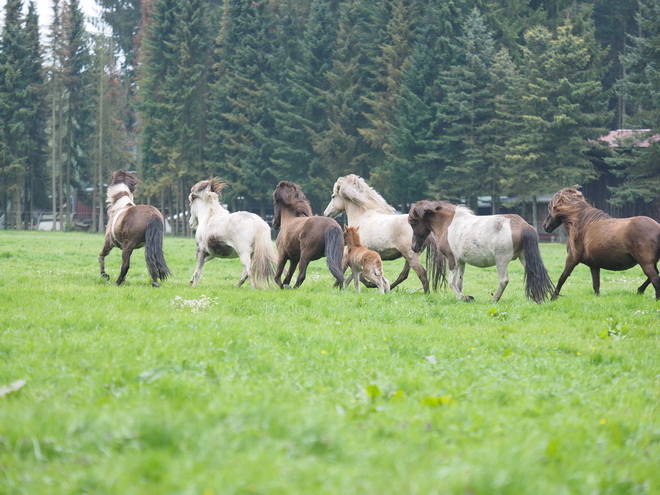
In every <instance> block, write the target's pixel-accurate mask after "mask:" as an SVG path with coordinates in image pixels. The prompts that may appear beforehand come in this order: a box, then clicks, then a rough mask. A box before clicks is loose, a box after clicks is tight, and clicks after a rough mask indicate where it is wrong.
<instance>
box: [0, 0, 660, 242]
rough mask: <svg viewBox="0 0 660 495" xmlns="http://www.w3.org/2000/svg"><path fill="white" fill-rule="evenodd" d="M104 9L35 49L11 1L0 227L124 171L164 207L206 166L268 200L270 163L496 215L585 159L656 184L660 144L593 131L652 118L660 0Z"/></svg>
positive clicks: (320, 184) (632, 180)
mask: <svg viewBox="0 0 660 495" xmlns="http://www.w3.org/2000/svg"><path fill="white" fill-rule="evenodd" d="M99 4H100V5H101V7H102V8H103V14H102V17H103V21H104V22H105V23H107V25H109V26H110V28H111V32H112V35H111V36H108V37H106V35H102V34H90V33H89V32H87V31H86V26H85V22H84V19H83V16H82V13H81V10H80V5H79V3H78V0H53V13H54V15H53V20H52V24H51V26H50V29H49V32H48V33H42V38H41V41H42V42H43V45H40V39H39V34H38V30H37V25H38V22H37V18H36V13H35V9H34V5H33V3H30V4H29V5H28V6H24V5H23V2H22V0H8V1H7V4H6V9H5V18H4V26H3V30H2V38H1V46H0V123H1V126H2V127H1V129H0V132H1V136H0V201H1V202H2V204H1V205H0V215H2V214H3V213H4V214H5V215H4V222H5V224H6V225H7V226H8V227H14V228H28V226H29V225H30V220H34V218H31V215H33V214H31V213H30V212H34V211H35V210H37V209H45V210H53V211H57V212H59V217H58V218H60V219H63V222H65V223H66V222H70V221H71V216H70V215H71V212H72V210H71V208H72V198H73V197H74V196H75V197H78V198H81V199H82V200H83V201H86V202H88V203H90V204H94V205H96V206H97V211H98V210H99V208H98V206H99V205H101V204H102V202H103V187H102V184H103V181H104V180H106V181H107V177H108V174H109V171H110V170H113V169H117V168H125V169H134V170H137V171H138V174H139V176H140V177H141V178H142V181H143V187H142V188H141V190H140V192H141V195H142V198H141V199H142V200H143V201H144V202H149V203H152V204H156V205H157V206H159V207H161V208H163V209H164V210H166V212H167V213H168V215H170V216H174V217H176V216H177V215H179V217H180V213H181V212H184V211H185V209H186V203H187V194H188V192H189V188H190V185H191V184H193V183H195V182H196V181H197V180H199V179H201V178H205V177H209V176H220V177H222V178H223V179H224V180H225V181H227V182H228V183H229V184H230V185H231V188H230V190H229V191H228V193H227V194H226V197H225V199H226V200H227V201H228V202H230V204H231V206H232V207H233V208H246V207H252V205H261V213H262V214H265V212H266V207H267V205H268V204H269V203H270V196H271V194H272V190H273V188H274V187H275V185H276V184H277V182H278V180H280V179H288V180H292V181H295V182H297V183H299V184H300V185H301V186H302V187H303V189H304V190H305V192H306V193H307V194H308V196H309V197H310V199H311V201H312V204H313V206H314V209H315V211H318V210H319V209H320V208H321V206H323V205H324V204H325V203H326V202H327V200H328V199H329V195H330V192H331V188H332V185H333V183H334V181H335V180H336V178H337V177H338V176H340V175H344V174H347V173H357V174H359V175H361V176H363V177H365V178H367V179H368V181H369V182H370V183H371V184H372V185H374V186H375V187H376V188H377V189H378V190H379V191H380V192H381V193H382V194H383V195H384V196H385V198H386V199H388V201H390V202H391V203H392V204H396V205H399V206H401V207H404V208H405V205H406V204H409V203H411V202H414V201H416V200H418V199H421V198H429V197H434V196H440V197H442V198H445V199H451V200H465V201H466V202H467V203H468V204H469V205H471V206H475V205H476V200H477V197H478V196H492V197H493V198H494V201H493V210H494V211H497V210H498V209H499V204H498V198H499V197H500V196H502V195H509V196H517V197H525V196H532V195H538V194H547V193H551V192H553V191H554V190H556V189H558V188H559V187H562V186H565V185H567V184H572V183H576V182H585V181H589V180H590V179H594V178H595V177H596V176H597V174H598V173H599V170H597V167H596V166H595V165H594V163H595V160H596V159H598V160H600V162H601V163H606V164H607V167H608V168H609V169H610V171H611V172H612V173H615V174H617V175H618V177H620V180H621V185H620V186H619V187H617V188H616V190H614V191H613V201H618V202H620V203H622V202H626V201H634V200H638V199H640V198H642V199H644V200H645V201H650V200H652V199H653V198H657V197H658V196H659V195H660V194H659V193H660V166H658V163H659V162H658V160H657V159H656V157H658V155H660V146H659V145H652V146H651V147H650V148H649V149H646V150H644V151H643V152H641V151H640V150H635V149H629V150H627V152H625V153H616V154H615V153H612V152H611V151H609V150H607V149H605V148H604V147H603V145H602V144H600V143H598V142H596V141H595V140H596V139H597V138H598V137H600V136H602V135H603V134H606V133H607V132H608V130H610V129H615V128H622V127H631V128H649V129H652V131H654V132H657V131H659V130H660V111H659V109H658V103H657V98H656V95H657V94H658V93H657V92H658V90H660V72H659V69H658V67H657V63H658V60H660V58H659V57H658V53H657V46H658V38H659V37H660V27H659V26H660V0H643V1H642V2H641V3H638V2H637V1H636V0H590V1H582V2H579V1H570V2H568V1H565V0H546V1H542V0H531V1H530V0H509V1H506V2H504V1H496V2H491V3H483V2H480V1H474V0H369V1H366V0H311V1H310V0H261V1H256V0H214V1H211V2H209V1H204V0H142V1H140V0H130V1H127V0H99ZM26 7H27V8H26ZM24 11H25V12H24ZM44 34H46V36H44ZM44 40H45V41H44ZM74 193H75V194H74ZM101 225H102V223H101V222H100V219H99V218H97V216H96V215H95V218H94V223H93V226H92V227H93V228H94V229H96V228H98V227H99V226H101ZM182 225H183V227H182V229H183V232H184V233H187V229H188V226H187V223H186V222H182ZM54 228H59V225H58V224H54Z"/></svg>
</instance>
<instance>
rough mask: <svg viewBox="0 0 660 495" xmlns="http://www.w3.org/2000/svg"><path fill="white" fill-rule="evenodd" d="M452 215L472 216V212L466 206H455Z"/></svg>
mask: <svg viewBox="0 0 660 495" xmlns="http://www.w3.org/2000/svg"><path fill="white" fill-rule="evenodd" d="M454 215H472V216H474V212H473V211H472V210H471V209H470V208H469V207H467V206H465V205H456V211H455V212H454Z"/></svg>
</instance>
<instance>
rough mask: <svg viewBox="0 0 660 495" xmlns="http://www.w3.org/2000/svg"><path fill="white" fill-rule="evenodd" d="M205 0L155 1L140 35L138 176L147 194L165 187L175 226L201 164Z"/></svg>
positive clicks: (184, 228)
mask: <svg viewBox="0 0 660 495" xmlns="http://www.w3.org/2000/svg"><path fill="white" fill-rule="evenodd" d="M205 6H206V4H205V2H203V1H201V0H184V1H172V0H156V1H155V2H154V3H153V10H152V11H151V14H150V18H149V22H148V23H147V24H146V25H145V28H146V34H145V35H144V36H143V39H142V47H143V63H142V67H141V72H140V78H139V82H140V96H141V100H140V101H141V108H142V125H143V141H142V143H143V161H142V166H141V170H140V171H141V175H142V176H143V178H144V179H143V180H144V181H145V184H146V187H145V194H146V195H147V196H156V197H158V195H162V194H163V191H166V190H167V193H168V194H167V195H168V198H167V202H168V209H169V212H170V216H172V217H173V216H178V218H179V219H180V220H181V221H180V222H178V223H177V225H178V227H177V228H176V229H175V231H178V230H179V228H180V229H181V233H183V234H184V235H186V234H188V229H189V225H188V222H186V221H184V220H183V218H184V212H185V209H186V198H187V192H188V191H187V190H189V187H190V183H191V182H192V181H193V180H195V179H196V178H197V177H199V175H200V173H201V172H202V169H203V163H204V148H205V141H206V105H205V101H206V95H207V91H208V88H207V73H208V66H209V63H210V44H209V39H210V36H209V33H208V25H207V17H206V7H205Z"/></svg>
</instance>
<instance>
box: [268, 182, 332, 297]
mask: <svg viewBox="0 0 660 495" xmlns="http://www.w3.org/2000/svg"><path fill="white" fill-rule="evenodd" d="M273 201H274V203H275V213H274V215H273V228H274V229H276V230H279V231H280V232H279V234H278V235H277V240H276V241H275V244H276V246H277V251H278V260H277V270H276V272H275V278H274V279H275V282H276V283H277V285H279V286H280V288H284V287H288V286H289V283H290V282H291V278H292V277H293V273H294V272H295V271H296V267H297V266H298V265H300V268H299V271H298V279H297V280H296V285H295V286H294V288H295V287H298V286H300V284H302V283H303V281H304V280H305V276H306V274H307V265H308V264H309V262H310V261H314V260H318V259H320V258H322V257H323V256H325V257H326V261H327V264H328V269H329V270H330V273H332V276H333V277H335V279H336V280H337V283H338V284H339V286H340V287H341V286H342V284H343V282H344V272H343V271H342V269H341V263H342V257H343V253H344V235H343V233H342V230H341V227H340V226H339V224H338V223H337V222H336V221H335V220H334V219H332V218H327V217H319V216H315V215H312V207H311V206H310V204H309V201H308V200H307V197H306V196H305V194H304V193H303V192H302V190H301V189H300V186H298V184H294V183H293V182H289V181H285V180H283V181H281V182H280V183H279V184H278V185H277V187H276V188H275V192H273ZM287 261H289V270H288V272H287V274H286V276H285V277H284V282H282V280H281V277H282V273H283V272H284V266H285V265H286V262H287Z"/></svg>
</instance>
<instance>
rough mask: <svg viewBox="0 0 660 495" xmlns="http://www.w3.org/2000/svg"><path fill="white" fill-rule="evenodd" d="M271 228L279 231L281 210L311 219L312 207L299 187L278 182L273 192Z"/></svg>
mask: <svg viewBox="0 0 660 495" xmlns="http://www.w3.org/2000/svg"><path fill="white" fill-rule="evenodd" d="M273 204H274V212H273V228H274V229H275V230H279V229H280V227H281V223H282V210H283V209H285V208H286V209H287V210H289V211H291V212H292V213H293V215H294V216H296V217H311V216H312V207H311V206H310V204H309V201H308V200H307V196H305V193H304V192H302V189H301V188H300V186H299V185H298V184H296V183H294V182H289V181H287V180H283V181H280V183H279V184H277V187H276V188H275V191H273Z"/></svg>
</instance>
